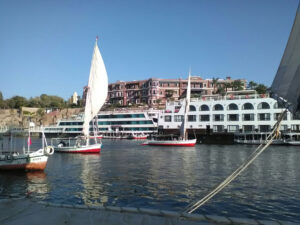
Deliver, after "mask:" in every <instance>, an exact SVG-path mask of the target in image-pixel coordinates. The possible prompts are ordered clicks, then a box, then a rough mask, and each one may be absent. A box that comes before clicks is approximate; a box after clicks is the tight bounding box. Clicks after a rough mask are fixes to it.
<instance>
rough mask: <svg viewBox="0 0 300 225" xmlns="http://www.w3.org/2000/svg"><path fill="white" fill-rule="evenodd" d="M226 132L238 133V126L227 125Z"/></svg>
mask: <svg viewBox="0 0 300 225" xmlns="http://www.w3.org/2000/svg"><path fill="white" fill-rule="evenodd" d="M227 130H228V132H238V131H239V125H228V126H227Z"/></svg>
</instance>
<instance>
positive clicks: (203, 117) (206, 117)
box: [199, 115, 209, 121]
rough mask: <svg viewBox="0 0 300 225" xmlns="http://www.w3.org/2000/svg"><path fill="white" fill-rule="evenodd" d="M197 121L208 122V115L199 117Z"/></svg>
mask: <svg viewBox="0 0 300 225" xmlns="http://www.w3.org/2000/svg"><path fill="white" fill-rule="evenodd" d="M199 120H200V121H209V115H200V116H199Z"/></svg>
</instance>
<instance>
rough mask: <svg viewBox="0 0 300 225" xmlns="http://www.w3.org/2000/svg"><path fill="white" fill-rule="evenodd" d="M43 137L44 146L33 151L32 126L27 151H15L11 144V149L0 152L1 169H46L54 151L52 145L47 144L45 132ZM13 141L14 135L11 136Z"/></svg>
mask: <svg viewBox="0 0 300 225" xmlns="http://www.w3.org/2000/svg"><path fill="white" fill-rule="evenodd" d="M42 134H43V138H42V146H43V147H42V148H40V149H38V150H35V151H31V150H30V145H31V138H30V128H29V132H28V139H27V151H26V152H25V150H24V152H23V153H20V151H17V152H14V151H13V149H12V146H11V149H10V151H8V152H0V170H24V171H32V170H44V169H45V168H46V165H47V161H48V156H50V155H52V154H53V153H54V149H53V147H52V146H47V142H46V138H45V135H44V133H42ZM10 140H11V142H12V137H11V139H10Z"/></svg>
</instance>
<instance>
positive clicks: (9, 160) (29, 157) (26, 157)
mask: <svg viewBox="0 0 300 225" xmlns="http://www.w3.org/2000/svg"><path fill="white" fill-rule="evenodd" d="M47 161H48V156H47V155H45V154H44V151H43V150H42V149H41V150H38V151H37V152H33V153H29V154H19V155H1V156H0V170H25V171H29V170H44V169H45V168H46V165H47Z"/></svg>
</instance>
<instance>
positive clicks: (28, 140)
mask: <svg viewBox="0 0 300 225" xmlns="http://www.w3.org/2000/svg"><path fill="white" fill-rule="evenodd" d="M27 144H28V145H31V144H32V142H31V138H30V137H28V139H27Z"/></svg>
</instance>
